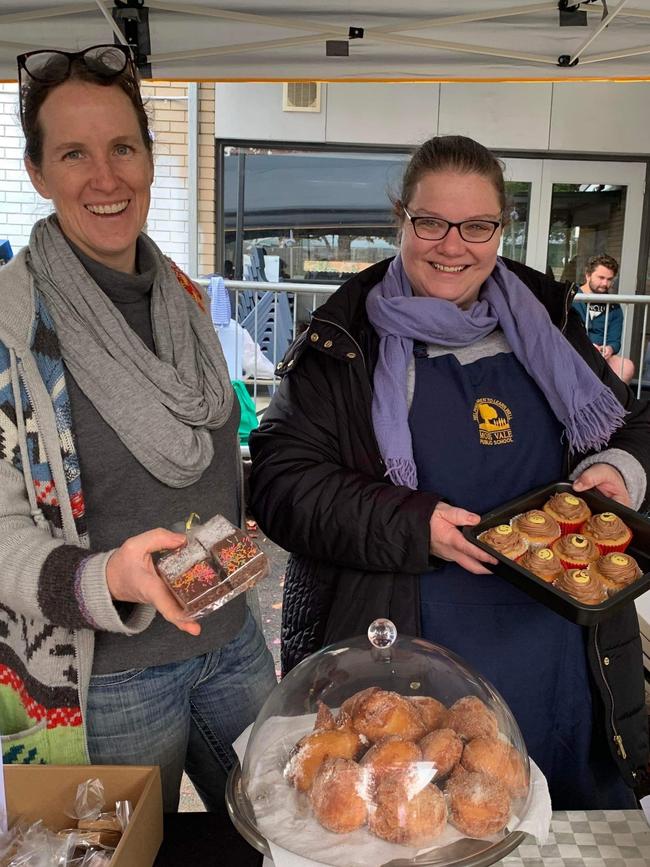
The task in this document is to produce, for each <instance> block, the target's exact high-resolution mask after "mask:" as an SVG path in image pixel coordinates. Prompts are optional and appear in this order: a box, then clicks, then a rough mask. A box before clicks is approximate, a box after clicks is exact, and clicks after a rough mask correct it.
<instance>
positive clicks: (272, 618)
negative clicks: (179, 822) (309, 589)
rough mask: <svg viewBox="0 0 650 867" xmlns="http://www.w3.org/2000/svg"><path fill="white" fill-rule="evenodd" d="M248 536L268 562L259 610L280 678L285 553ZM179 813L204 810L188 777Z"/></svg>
mask: <svg viewBox="0 0 650 867" xmlns="http://www.w3.org/2000/svg"><path fill="white" fill-rule="evenodd" d="M248 530H249V533H250V535H251V536H252V537H253V538H254V539H255V541H256V542H257V544H258V545H259V546H260V548H261V549H262V550H263V551H264V553H265V554H266V556H267V557H268V558H269V562H270V564H271V574H270V575H269V577H268V578H267V579H266V580H265V581H263V582H262V583H261V584H260V585H258V594H259V600H260V610H261V613H262V626H263V629H264V636H265V638H266V643H267V644H268V646H269V648H270V650H271V653H272V654H273V659H274V660H275V670H276V674H277V675H278V677H279V676H280V617H281V614H282V587H283V584H284V570H285V567H286V564H287V553H286V551H283V550H282V548H278V546H277V545H275V544H274V543H273V542H271V540H270V539H267V538H266V536H265V535H264V534H263V533H262V531H261V530H259V529H257V527H255V528H252V527H251V526H249V528H248ZM179 810H181V811H183V812H196V811H199V810H203V804H202V803H201V800H200V798H199V797H198V795H197V794H196V792H195V790H194V786H193V785H192V783H191V782H190V780H189V778H188V777H187V776H183V781H182V783H181V801H180V806H179Z"/></svg>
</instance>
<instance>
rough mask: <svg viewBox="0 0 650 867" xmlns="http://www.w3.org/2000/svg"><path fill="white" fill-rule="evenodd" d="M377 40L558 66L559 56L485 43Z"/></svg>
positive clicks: (392, 37) (410, 38) (383, 36)
mask: <svg viewBox="0 0 650 867" xmlns="http://www.w3.org/2000/svg"><path fill="white" fill-rule="evenodd" d="M374 38H375V39H376V41H377V42H395V43H398V44H402V45H418V46H422V47H423V48H439V49H440V50H442V51H458V52H460V53H462V54H484V55H486V56H489V57H504V58H506V59H511V60H529V61H533V62H535V63H546V64H549V65H550V66H557V57H545V56H544V55H541V54H525V53H524V52H521V51H508V50H507V49H502V48H487V47H486V46H484V45H465V44H463V43H460V42H441V41H439V40H437V39H422V38H420V37H418V36H397V35H389V34H388V33H382V34H381V35H377V36H376V37H374Z"/></svg>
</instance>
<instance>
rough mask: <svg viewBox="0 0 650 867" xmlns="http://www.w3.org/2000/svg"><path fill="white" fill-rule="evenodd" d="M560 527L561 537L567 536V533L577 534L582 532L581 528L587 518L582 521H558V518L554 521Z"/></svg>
mask: <svg viewBox="0 0 650 867" xmlns="http://www.w3.org/2000/svg"><path fill="white" fill-rule="evenodd" d="M555 520H556V521H557V522H558V524H559V525H560V530H561V531H562V535H563V536H568V535H569V533H579V532H580V531H581V530H582V527H583V526H584V524H585V521H588V520H589V519H588V518H585V520H584V521H560V520H558V518H556V519H555Z"/></svg>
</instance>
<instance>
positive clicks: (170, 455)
mask: <svg viewBox="0 0 650 867" xmlns="http://www.w3.org/2000/svg"><path fill="white" fill-rule="evenodd" d="M139 241H140V243H142V244H144V245H145V246H146V247H147V248H148V250H149V252H150V255H151V257H152V258H153V259H154V260H155V261H156V262H157V270H156V275H155V277H154V282H153V288H152V294H151V323H152V328H153V335H154V342H155V346H156V354H154V353H153V352H151V351H150V350H149V349H148V348H147V347H146V346H145V344H144V343H143V342H142V340H140V338H139V337H138V335H137V334H136V333H135V332H134V331H133V330H132V329H131V328H130V327H129V326H128V325H127V324H126V322H125V320H124V317H123V316H122V314H121V313H120V312H119V311H118V309H117V308H116V307H115V306H114V304H113V303H112V302H111V301H110V300H109V298H108V297H107V296H106V294H105V293H104V292H102V290H101V289H100V288H99V287H98V286H97V284H96V283H95V281H94V280H92V278H91V277H90V275H89V274H88V272H87V271H86V270H85V269H84V267H83V266H82V264H81V262H80V261H79V259H78V258H77V257H76V256H75V254H74V253H73V252H72V250H71V249H70V247H69V245H68V244H67V242H66V240H65V238H64V236H63V234H62V233H61V229H60V228H59V224H58V222H57V220H56V216H55V215H52V216H50V217H48V218H47V219H46V220H39V221H38V222H37V223H36V224H35V225H34V228H33V229H32V234H31V238H30V242H29V259H28V261H29V268H30V271H31V272H32V275H33V277H34V283H35V286H36V289H37V290H38V291H39V292H40V293H41V294H42V295H43V296H44V298H45V300H46V302H47V306H48V310H49V311H50V314H51V316H52V319H53V320H54V325H55V328H56V333H57V336H58V339H59V343H60V345H61V352H62V355H63V359H64V361H65V363H66V365H67V367H68V368H69V370H70V372H71V374H72V375H73V376H74V378H75V380H76V381H77V383H78V385H79V387H80V388H81V390H82V391H83V392H84V394H85V395H86V396H87V397H88V399H89V400H90V401H91V402H92V404H93V405H94V406H95V408H96V409H97V411H98V412H99V413H100V415H101V416H102V418H103V419H104V421H105V422H106V423H107V424H109V425H110V426H111V427H112V428H113V430H114V431H115V433H116V434H117V435H118V436H119V438H120V439H121V440H122V442H123V443H124V445H125V446H126V447H127V448H128V449H129V451H130V452H131V453H132V454H133V456H134V457H135V458H136V459H137V460H138V461H140V463H141V464H142V465H143V466H144V467H145V468H146V469H147V470H148V471H149V472H150V473H151V474H152V475H153V476H155V477H156V478H157V479H159V480H160V481H161V482H163V483H165V484H167V485H169V486H170V487H172V488H184V487H187V486H188V485H191V484H193V483H194V482H196V481H197V480H198V479H199V478H200V477H201V474H202V473H203V471H204V470H205V469H206V467H207V466H208V465H209V463H210V461H211V460H212V456H213V445H212V437H211V435H210V429H215V428H219V427H221V426H222V425H223V424H224V423H225V422H226V421H227V419H228V417H229V416H230V411H231V409H232V403H233V394H234V393H233V389H232V386H231V383H230V378H229V376H228V367H227V365H226V362H225V360H224V357H223V353H222V351H221V346H220V344H219V340H218V338H217V336H216V334H215V331H214V327H213V325H212V322H211V320H210V317H209V315H207V314H206V313H204V312H203V311H202V310H201V309H200V308H199V306H198V305H197V302H196V301H195V300H194V299H193V298H192V297H191V296H190V295H189V294H188V292H187V291H186V289H184V288H183V287H182V286H181V284H180V283H179V281H178V278H177V277H176V275H175V274H174V271H173V270H172V267H171V265H170V263H169V261H168V260H167V259H166V258H165V256H164V255H163V254H162V253H161V251H160V250H159V249H158V247H157V246H156V245H155V244H154V242H153V241H152V240H151V239H150V238H148V237H147V236H146V235H144V234H143V235H140V238H139Z"/></svg>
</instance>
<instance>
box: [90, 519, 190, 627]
mask: <svg viewBox="0 0 650 867" xmlns="http://www.w3.org/2000/svg"><path fill="white" fill-rule="evenodd" d="M185 542H187V537H186V536H185V535H184V534H183V533H172V532H171V530H163V529H161V528H159V529H157V530H148V531H147V532H146V533H140V535H138V536H132V537H131V538H130V539H127V540H126V542H124V543H123V544H122V545H121V546H120V547H119V548H117V549H116V550H115V551H113V553H112V554H111V556H110V557H109V559H108V562H107V564H106V583H107V584H108V590H109V592H110V594H111V596H112V597H113V599H117V600H120V601H122V602H140V603H144V604H149V605H153V607H154V608H155V609H156V611H158V613H159V614H161V615H162V616H163V617H164V618H165V620H168V621H169V622H170V623H173V624H174V626H177V627H178V628H179V629H181V630H183V632H189V634H190V635H198V634H199V633H200V632H201V627H200V626H199V624H198V623H196V622H194V621H193V620H187V619H186V615H185V614H184V612H183V609H182V608H181V606H180V605H179V604H178V602H177V601H176V600H175V599H174V597H173V596H172V594H171V592H170V591H169V590H168V589H167V587H166V585H165V582H164V581H163V580H162V578H161V577H160V576H159V575H158V573H157V572H156V570H155V568H154V565H153V560H152V558H151V555H152V554H153V553H154V552H155V551H161V550H163V549H165V548H170V549H173V548H180V546H181V545H184V544H185Z"/></svg>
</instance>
